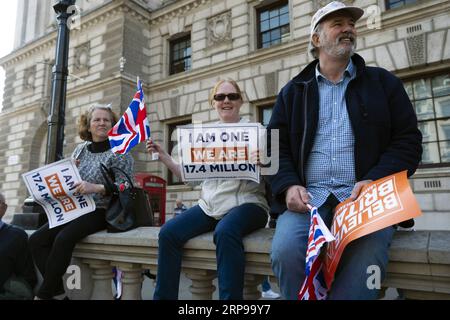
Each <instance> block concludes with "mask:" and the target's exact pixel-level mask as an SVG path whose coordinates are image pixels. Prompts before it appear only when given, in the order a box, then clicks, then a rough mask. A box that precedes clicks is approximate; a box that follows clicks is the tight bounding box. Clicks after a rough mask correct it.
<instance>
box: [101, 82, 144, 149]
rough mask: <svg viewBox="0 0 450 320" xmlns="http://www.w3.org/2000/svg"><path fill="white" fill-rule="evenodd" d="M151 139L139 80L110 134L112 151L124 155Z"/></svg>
mask: <svg viewBox="0 0 450 320" xmlns="http://www.w3.org/2000/svg"><path fill="white" fill-rule="evenodd" d="M149 137H150V125H149V124H148V120H147V110H146V107H145V101H144V91H143V90H142V83H141V81H140V80H139V78H138V80H137V91H136V93H135V94H134V97H133V100H132V101H131V103H130V105H129V106H128V108H127V110H126V111H125V113H124V114H123V116H122V117H121V118H120V119H119V121H118V122H117V123H116V124H115V125H114V127H112V128H111V130H109V132H108V138H109V144H110V145H111V151H112V152H114V153H120V154H124V153H127V152H129V151H130V150H131V149H132V148H133V147H134V146H136V145H137V144H139V143H140V142H142V141H145V140H147V139H148V138H149Z"/></svg>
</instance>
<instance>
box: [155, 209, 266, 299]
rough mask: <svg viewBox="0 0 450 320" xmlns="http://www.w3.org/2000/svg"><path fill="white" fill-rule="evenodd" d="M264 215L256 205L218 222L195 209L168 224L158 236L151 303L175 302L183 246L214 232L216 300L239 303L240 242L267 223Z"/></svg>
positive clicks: (242, 268) (241, 286)
mask: <svg viewBox="0 0 450 320" xmlns="http://www.w3.org/2000/svg"><path fill="white" fill-rule="evenodd" d="M267 218H268V216H267V213H266V212H265V211H264V209H262V208H261V207H259V206H257V205H256V204H250V203H247V204H243V205H240V206H238V207H235V208H233V209H231V210H230V211H229V212H228V213H227V214H226V215H225V216H224V217H223V218H222V219H221V220H216V219H214V218H212V217H210V216H208V215H206V214H205V213H204V212H203V210H202V209H201V208H200V207H199V206H198V205H197V206H195V207H192V208H191V209H189V210H187V211H185V212H184V213H183V214H181V215H179V216H177V217H175V218H173V219H171V220H169V221H168V222H166V223H165V224H164V226H163V227H162V228H161V231H160V232H159V240H158V241H159V247H158V274H157V276H156V288H155V294H154V296H153V299H155V300H162V299H164V300H176V299H178V289H179V283H180V272H181V262H182V254H183V246H184V244H185V243H186V242H187V241H188V240H189V239H191V238H194V237H195V236H198V235H200V234H202V233H205V232H208V231H212V230H214V243H215V245H216V258H217V277H218V280H219V299H221V300H229V299H232V300H242V299H243V290H244V272H245V253H244V245H243V242H242V238H243V237H244V236H245V235H247V234H249V233H251V232H253V231H255V230H256V229H259V228H264V226H265V225H266V223H267Z"/></svg>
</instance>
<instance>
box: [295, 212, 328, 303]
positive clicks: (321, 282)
mask: <svg viewBox="0 0 450 320" xmlns="http://www.w3.org/2000/svg"><path fill="white" fill-rule="evenodd" d="M310 210H311V224H310V227H309V237H308V249H307V250H306V267H305V276H306V278H305V281H304V282H303V285H302V288H301V289H300V292H299V293H298V299H299V300H324V299H326V297H327V291H328V290H327V286H326V284H325V279H324V277H323V274H322V272H321V271H322V260H321V259H320V248H321V247H322V246H323V245H324V244H325V243H326V242H331V241H334V240H335V239H334V237H333V235H332V234H331V232H330V231H329V230H328V228H327V226H326V225H325V223H324V222H323V220H322V218H321V217H320V215H319V213H318V212H317V208H316V207H314V208H313V207H311V208H310Z"/></svg>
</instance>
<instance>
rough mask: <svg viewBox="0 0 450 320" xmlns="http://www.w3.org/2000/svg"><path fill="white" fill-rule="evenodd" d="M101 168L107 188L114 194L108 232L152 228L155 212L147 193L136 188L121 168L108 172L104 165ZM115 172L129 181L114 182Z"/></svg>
mask: <svg viewBox="0 0 450 320" xmlns="http://www.w3.org/2000/svg"><path fill="white" fill-rule="evenodd" d="M100 168H101V172H102V174H103V177H104V178H105V180H106V184H107V186H106V187H107V189H109V191H110V192H111V193H112V197H111V202H110V203H109V206H108V209H107V210H106V222H107V231H108V232H110V233H114V232H125V231H128V230H131V229H134V228H137V227H146V226H152V225H153V212H152V209H151V207H150V202H149V197H148V193H147V191H145V190H144V189H142V188H138V187H135V186H134V184H133V180H132V179H131V178H130V177H129V176H128V174H127V173H126V172H125V171H123V170H122V169H121V168H118V167H111V168H110V169H109V170H108V168H107V167H106V166H105V165H104V164H103V163H101V164H100ZM114 170H117V171H120V172H121V173H122V174H123V175H124V177H126V179H127V181H124V182H122V183H118V182H114Z"/></svg>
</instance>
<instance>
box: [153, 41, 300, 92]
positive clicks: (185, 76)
mask: <svg viewBox="0 0 450 320" xmlns="http://www.w3.org/2000/svg"><path fill="white" fill-rule="evenodd" d="M306 50H307V43H306V41H299V40H295V41H291V42H287V43H285V44H281V45H279V46H276V47H272V48H268V49H260V50H257V51H255V52H252V53H250V54H248V55H245V56H243V57H238V58H234V59H231V60H226V61H223V62H221V63H217V64H214V65H212V66H208V67H204V68H200V69H194V70H192V71H190V72H188V73H180V74H176V75H172V76H170V77H169V78H166V79H164V80H161V81H158V82H155V83H153V84H150V92H155V91H159V90H164V89H166V88H167V89H168V88H172V87H173V86H178V85H180V84H182V83H184V82H192V81H196V80H200V79H203V78H205V77H209V76H212V75H218V74H221V73H225V72H230V71H236V70H240V69H241V68H242V67H243V66H246V65H257V64H261V63H264V62H268V61H274V60H279V59H281V58H283V57H287V56H291V55H295V54H301V53H305V52H306Z"/></svg>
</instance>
